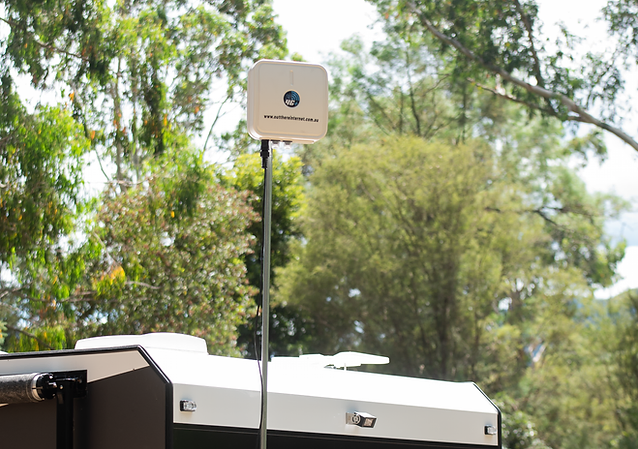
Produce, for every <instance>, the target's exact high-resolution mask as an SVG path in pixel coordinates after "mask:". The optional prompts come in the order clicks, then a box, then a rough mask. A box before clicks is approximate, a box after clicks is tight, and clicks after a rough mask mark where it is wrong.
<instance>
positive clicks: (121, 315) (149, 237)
mask: <svg viewBox="0 0 638 449" xmlns="http://www.w3.org/2000/svg"><path fill="white" fill-rule="evenodd" d="M254 219H255V215H254V214H253V213H252V211H251V209H250V208H249V206H248V205H247V204H246V202H245V198H244V197H243V196H242V195H241V194H238V193H236V192H234V191H232V190H227V189H224V188H223V187H221V186H219V185H218V184H216V183H215V182H213V171H212V167H208V166H206V165H204V164H203V163H202V162H201V161H200V160H199V156H197V155H195V154H189V153H188V152H187V151H186V152H185V154H184V153H182V154H181V155H180V156H179V158H177V157H176V158H175V160H170V159H169V158H168V156H167V157H165V158H161V159H160V160H159V161H158V167H157V168H156V169H155V170H153V173H152V174H149V175H148V176H147V177H146V178H145V179H144V181H143V182H142V183H140V184H139V185H137V186H135V187H131V188H129V189H128V190H127V191H126V192H125V193H123V194H117V193H116V189H115V187H112V188H110V189H109V190H107V191H106V192H105V194H104V204H103V205H102V206H101V207H100V209H99V211H98V214H97V216H96V218H95V220H94V222H95V225H94V226H93V229H92V230H91V236H90V241H89V243H88V247H91V246H96V250H97V251H98V254H99V257H98V259H97V260H96V261H95V262H93V263H92V265H91V266H90V267H88V273H89V276H90V285H86V286H85V288H86V289H87V291H88V292H89V293H90V295H89V296H88V298H86V299H85V300H84V301H81V302H79V303H78V305H77V311H76V315H77V316H78V319H79V323H78V325H79V326H80V328H79V332H80V335H95V334H97V335H108V334H121V333H125V334H126V333H130V334H139V333H146V332H158V331H166V332H182V333H187V334H190V335H196V336H200V337H202V338H205V339H206V340H207V342H208V343H209V345H210V350H211V351H212V352H214V353H224V354H230V353H237V351H238V350H237V348H236V343H235V340H236V328H237V326H239V325H240V324H242V323H244V322H245V320H246V319H247V316H248V315H249V310H248V309H249V308H250V307H251V306H250V298H251V296H252V295H253V294H254V289H252V288H251V287H250V286H249V285H248V283H247V281H246V280H245V279H246V268H245V265H244V263H243V257H244V256H245V254H246V253H247V252H249V251H250V244H251V237H250V235H249V234H248V233H247V232H246V229H247V228H248V226H249V225H250V223H251V222H252V220H254ZM85 250H87V249H85Z"/></svg>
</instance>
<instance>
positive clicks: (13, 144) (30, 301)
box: [0, 76, 89, 347]
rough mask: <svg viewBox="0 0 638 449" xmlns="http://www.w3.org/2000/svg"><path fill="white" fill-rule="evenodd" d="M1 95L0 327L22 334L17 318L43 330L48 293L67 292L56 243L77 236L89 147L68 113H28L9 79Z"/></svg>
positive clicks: (38, 110) (57, 109)
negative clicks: (59, 271)
mask: <svg viewBox="0 0 638 449" xmlns="http://www.w3.org/2000/svg"><path fill="white" fill-rule="evenodd" d="M1 89H2V92H1V95H2V104H3V108H2V111H0V271H1V272H2V275H1V276H0V322H1V321H5V322H6V330H8V331H9V333H15V332H18V333H19V332H21V326H18V325H17V322H18V321H19V320H22V321H23V322H24V321H26V322H28V323H29V324H30V325H33V326H37V325H39V324H42V322H43V318H44V317H45V316H46V315H47V314H48V313H49V311H50V304H51V303H52V302H54V298H52V297H51V294H52V293H54V294H55V293H58V294H62V295H64V294H65V292H67V293H68V288H69V287H68V285H67V284H66V283H65V281H64V279H63V278H64V276H58V272H57V268H58V267H59V265H58V263H59V262H60V260H61V259H62V258H63V253H64V251H65V250H64V246H63V245H62V244H61V242H60V241H61V239H68V238H70V236H71V235H72V233H73V232H74V231H76V229H77V228H76V225H75V220H76V219H77V217H78V216H79V214H80V213H81V212H82V210H83V207H84V202H83V201H82V200H81V195H80V188H81V185H82V158H83V157H84V155H85V153H86V152H87V150H88V148H89V145H88V141H87V140H86V139H84V137H83V133H82V130H81V128H80V127H78V125H77V124H76V123H75V122H74V120H73V119H72V117H71V113H70V111H69V110H68V109H65V108H63V107H38V108H36V110H35V111H34V112H33V113H29V112H27V111H26V110H25V108H24V106H23V105H22V104H21V103H20V100H19V98H18V97H17V95H16V94H15V92H14V90H13V86H12V83H11V79H10V78H9V77H7V76H4V77H3V78H2V86H1ZM5 335H6V334H5ZM40 346H42V347H48V346H49V344H48V343H46V342H44V343H43V342H40Z"/></svg>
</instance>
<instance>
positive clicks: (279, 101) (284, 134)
mask: <svg viewBox="0 0 638 449" xmlns="http://www.w3.org/2000/svg"><path fill="white" fill-rule="evenodd" d="M327 131H328V73H327V72H326V69H324V68H323V67H322V66H320V65H316V64H307V63H302V62H289V61H273V60H267V59H262V60H261V61H258V62H257V63H255V65H254V66H253V67H252V69H250V71H249V72H248V133H249V134H250V136H251V137H252V138H254V139H258V140H264V139H268V140H284V141H290V142H297V143H314V142H316V141H317V140H319V139H321V138H322V137H324V136H325V135H326V132H327Z"/></svg>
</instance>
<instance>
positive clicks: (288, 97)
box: [284, 90, 299, 108]
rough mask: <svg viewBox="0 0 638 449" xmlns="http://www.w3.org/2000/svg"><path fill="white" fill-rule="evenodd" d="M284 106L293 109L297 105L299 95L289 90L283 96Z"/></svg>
mask: <svg viewBox="0 0 638 449" xmlns="http://www.w3.org/2000/svg"><path fill="white" fill-rule="evenodd" d="M284 104H285V105H286V106H288V107H289V108H295V107H297V105H299V94H298V93H297V92H295V91H294V90H289V91H288V92H286V93H285V94H284Z"/></svg>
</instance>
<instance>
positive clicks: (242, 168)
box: [221, 151, 309, 357]
mask: <svg viewBox="0 0 638 449" xmlns="http://www.w3.org/2000/svg"><path fill="white" fill-rule="evenodd" d="M272 161H273V162H272V164H273V190H272V217H271V220H272V222H271V274H270V281H271V287H272V288H273V289H277V288H278V286H279V279H278V273H279V271H280V270H281V269H282V268H283V267H284V266H286V265H287V264H288V263H289V262H290V259H291V257H292V246H294V242H295V241H296V240H297V239H299V238H301V237H302V235H301V231H300V229H299V216H300V214H301V212H302V210H303V204H304V195H303V184H302V174H301V161H300V159H299V158H297V157H294V156H293V157H290V158H287V159H285V158H284V157H282V156H281V155H280V154H279V153H278V152H276V151H274V152H273V160H272ZM263 173H264V172H263V169H262V167H261V158H260V156H259V154H242V155H239V156H238V157H237V159H236V160H235V164H234V166H233V168H232V169H231V170H229V171H227V172H224V173H222V175H221V180H222V184H223V185H225V186H227V187H232V188H234V189H236V190H237V191H239V192H249V193H250V197H249V204H250V206H251V207H252V209H253V210H254V211H262V210H263V176H264V175H263ZM248 232H249V233H250V235H251V236H252V245H251V249H252V251H250V252H248V253H246V254H245V256H244V262H245V264H246V269H247V272H248V274H247V278H248V281H249V283H250V285H251V286H253V287H254V288H255V289H256V290H260V289H261V286H262V271H261V264H262V261H261V254H262V242H263V223H262V222H261V220H259V221H257V220H256V221H253V223H252V224H251V226H250V227H249V228H248ZM256 300H257V302H258V304H260V303H261V298H257V297H256ZM270 321H271V322H270V348H271V352H272V353H273V354H294V353H300V352H301V351H302V350H303V347H304V343H305V342H306V341H307V340H308V339H309V335H308V329H306V328H305V327H304V322H305V321H307V320H306V317H305V316H303V314H302V312H301V311H300V310H299V309H298V308H297V307H295V306H294V305H292V304H288V303H286V302H277V301H271V313H270ZM256 327H259V326H258V325H257V323H256V322H255V320H254V319H253V320H252V321H251V322H249V323H247V324H246V325H244V326H242V327H240V335H239V344H240V345H241V346H242V347H244V348H245V350H246V356H251V357H252V356H255V355H256V351H255V348H254V341H255V335H256V334H258V335H261V334H260V331H258V330H257V329H256Z"/></svg>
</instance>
